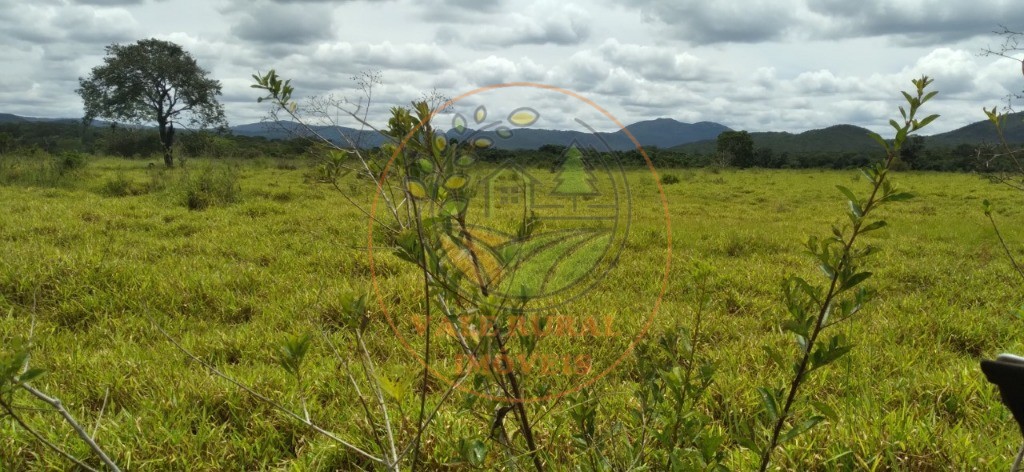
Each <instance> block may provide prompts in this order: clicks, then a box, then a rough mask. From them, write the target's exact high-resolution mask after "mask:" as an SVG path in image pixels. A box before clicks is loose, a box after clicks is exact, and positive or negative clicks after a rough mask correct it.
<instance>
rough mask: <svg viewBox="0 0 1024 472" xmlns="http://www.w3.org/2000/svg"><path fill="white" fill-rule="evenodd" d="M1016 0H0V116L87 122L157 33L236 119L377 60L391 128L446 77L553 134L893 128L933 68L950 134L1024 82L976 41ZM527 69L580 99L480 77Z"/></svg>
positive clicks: (375, 107)
mask: <svg viewBox="0 0 1024 472" xmlns="http://www.w3.org/2000/svg"><path fill="white" fill-rule="evenodd" d="M1019 1H1020V0H904V1H895V0H860V1H850V0H716V1H707V0H701V1H696V0H635V1H632V2H628V3H627V2H614V1H607V0H591V1H583V0H497V1H490V2H488V1H485V0H373V1H370V0H363V1H358V0H349V1H335V2H331V1H323V0H302V1H295V0H180V1H178V0H174V1H172V0H34V1H31V2H28V1H12V0H0V44H3V45H5V47H3V48H0V71H2V72H0V112H4V113H14V114H17V115H22V116H33V117H46V118H58V117H80V116H81V115H82V102H81V99H80V98H79V97H78V95H76V94H75V89H76V88H77V87H78V78H79V77H83V76H87V75H88V74H89V71H90V70H91V68H93V67H95V66H97V65H99V64H101V63H102V59H103V54H104V47H105V46H107V45H109V44H112V43H122V44H124V43H132V42H135V41H137V40H139V39H143V38H150V37H154V38H158V39H162V40H167V41H172V42H175V43H177V44H180V45H182V46H183V47H184V48H185V49H186V50H187V51H189V52H190V53H191V54H192V55H193V56H194V57H195V58H196V59H197V60H198V62H199V64H200V66H202V67H203V68H205V69H206V70H208V71H209V72H210V76H211V77H213V78H215V79H217V80H220V81H221V83H222V84H223V96H222V97H221V102H222V103H223V104H224V107H225V111H226V113H227V117H228V120H229V122H230V123H231V124H232V125H239V124H245V123H251V122H258V121H260V120H261V119H263V118H264V117H265V116H266V114H267V111H268V109H267V106H266V104H265V103H264V104H258V103H256V98H257V97H258V96H259V95H260V93H259V91H257V90H254V89H252V88H250V87H249V86H250V85H251V83H252V78H251V75H252V74H253V73H256V72H258V71H266V70H268V69H270V68H274V69H275V70H276V71H277V72H278V73H279V74H280V75H281V76H283V77H285V78H291V79H292V85H293V86H295V88H296V96H300V97H307V96H327V95H331V96H334V97H337V98H339V99H342V98H343V99H346V100H348V104H347V105H345V106H346V107H352V106H355V105H354V104H357V103H364V104H365V101H364V102H360V101H359V100H360V98H361V97H362V96H363V95H361V92H360V90H359V88H358V87H357V84H356V82H355V81H353V77H355V76H358V75H360V74H364V73H374V72H379V77H380V83H379V84H377V85H374V87H373V88H372V96H371V98H372V100H371V101H370V106H369V107H368V108H362V109H361V110H368V118H369V121H370V122H371V123H373V124H375V125H377V126H381V125H383V124H384V123H385V122H386V116H387V114H388V110H389V109H390V108H391V107H393V106H402V105H407V104H408V103H409V102H411V101H412V100H416V99H418V98H422V97H423V96H425V95H426V94H429V93H430V92H431V91H435V90H436V91H437V92H438V93H439V94H441V95H444V96H447V97H459V96H461V95H463V94H467V93H470V94H471V95H469V96H467V97H466V98H463V99H460V100H459V101H457V102H456V103H455V104H454V110H455V111H457V112H459V113H463V114H465V115H466V116H473V111H474V110H476V109H477V108H478V107H480V106H483V107H484V109H485V110H487V112H488V116H489V117H497V118H503V117H505V116H508V114H509V113H511V112H512V111H513V110H516V109H518V108H521V107H529V108H531V109H533V110H535V111H536V112H537V113H538V114H539V116H540V119H539V120H538V122H537V123H536V125H535V126H536V127H540V128H550V129H579V127H580V126H581V123H584V124H586V125H587V126H590V127H592V128H595V129H598V130H611V129H615V127H616V126H617V124H616V121H617V122H618V123H621V124H630V123H634V122H638V121H642V120H650V119H655V118H672V119H676V120H679V121H682V122H687V123H694V122H700V121H713V122H717V123H721V124H724V125H726V126H729V127H731V128H733V129H745V130H750V131H789V132H800V131H805V130H809V129H818V128H824V127H828V126H832V125H835V124H841V123H846V124H854V125H858V126H863V127H865V128H869V129H871V130H874V131H877V132H882V133H885V132H886V131H887V130H888V129H889V127H888V125H887V123H888V120H889V119H890V118H893V117H895V116H898V115H897V113H898V112H897V108H896V107H897V106H898V105H900V104H901V101H902V98H901V96H900V94H899V91H900V90H907V89H909V88H910V87H911V84H910V80H911V79H912V78H916V77H919V76H920V75H922V74H927V75H929V76H931V77H933V78H934V79H935V83H934V85H933V89H934V90H938V91H939V95H938V96H937V97H936V98H935V99H934V100H933V101H932V102H929V103H928V104H927V105H926V107H927V108H926V110H925V111H924V112H925V113H929V114H930V113H938V114H941V115H942V117H941V118H940V119H939V120H938V121H936V122H935V123H934V124H933V125H931V126H930V127H929V129H928V130H927V132H926V133H925V134H934V133H938V132H943V131H948V130H952V129H956V128H959V127H961V126H964V125H967V124H969V123H972V122H975V121H980V120H982V119H984V115H983V113H982V111H981V109H982V107H992V106H999V105H1002V104H1005V97H1006V96H1007V95H1008V94H1009V93H1011V92H1018V93H1019V92H1021V91H1022V90H1024V75H1022V74H1021V66H1020V63H1019V62H1017V61H1014V60H1012V59H1005V58H997V57H991V56H984V55H982V54H980V53H981V51H982V50H983V49H985V48H998V47H999V46H1000V44H1001V43H1002V38H1001V37H1000V36H998V35H996V34H994V33H993V31H995V30H999V29H1001V25H1004V26H1005V27H1008V28H1010V29H1011V30H1017V31H1020V30H1024V8H1021V7H1020V5H1019V3H1018V2H1019ZM1015 57H1017V58H1018V59H1019V58H1021V57H1024V53H1018V54H1017V55H1016V56H1015ZM511 82H530V83H536V84H545V85H548V86H553V87H557V88H558V89H560V90H563V91H565V92H571V94H567V93H562V92H559V91H553V90H549V89H541V88H534V87H526V86H521V87H511V88H504V89H498V90H484V91H479V90H478V89H480V88H481V87H486V86H489V85H494V84H501V83H511ZM474 91H476V92H475V93H474ZM346 109H347V110H352V108H346ZM602 110H603V111H606V112H607V114H604V113H603V112H602ZM338 116H343V115H338ZM609 117H613V118H614V119H612V118H609ZM438 119H447V118H446V117H439V118H438ZM340 121H341V123H342V124H350V123H349V122H347V121H345V120H344V119H342V120H340ZM889 134H891V133H889ZM883 135H886V134H883Z"/></svg>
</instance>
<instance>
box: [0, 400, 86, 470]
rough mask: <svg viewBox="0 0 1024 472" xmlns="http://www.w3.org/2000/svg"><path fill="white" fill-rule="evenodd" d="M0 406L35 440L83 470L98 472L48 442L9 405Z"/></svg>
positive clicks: (1, 404)
mask: <svg viewBox="0 0 1024 472" xmlns="http://www.w3.org/2000/svg"><path fill="white" fill-rule="evenodd" d="M0 408H3V409H4V411H6V412H7V414H8V415H10V417H11V418H14V421H15V422H16V423H18V424H19V425H21V427H22V428H24V429H25V431H28V432H29V434H31V435H32V436H34V437H35V438H36V439H37V440H39V442H41V443H43V444H44V445H45V446H46V447H48V448H50V449H51V450H52V451H53V452H56V453H57V454H60V455H61V456H64V458H65V459H67V460H69V461H71V462H74V463H75V465H77V466H79V467H81V468H83V469H85V470H88V471H90V472H99V471H98V470H96V469H94V468H92V467H90V466H89V465H88V464H86V463H84V462H82V461H80V460H79V459H78V458H77V457H75V456H72V455H71V454H69V453H67V452H66V451H64V450H63V449H61V448H59V447H57V445H56V444H54V443H52V442H50V441H49V440H48V439H46V438H44V437H43V435H41V434H39V432H37V431H36V430H35V429H32V427H31V426H29V425H28V424H27V423H25V421H24V420H22V419H21V417H20V416H18V415H17V414H15V413H14V410H12V409H11V407H10V406H9V405H8V404H7V403H4V402H0Z"/></svg>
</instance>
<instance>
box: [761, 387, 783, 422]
mask: <svg viewBox="0 0 1024 472" xmlns="http://www.w3.org/2000/svg"><path fill="white" fill-rule="evenodd" d="M757 393H759V394H760V395H761V403H762V404H763V405H764V409H765V411H767V412H768V417H770V418H771V419H772V421H777V420H778V419H779V404H778V401H777V400H775V394H773V393H772V391H771V390H768V389H767V388H765V387H757Z"/></svg>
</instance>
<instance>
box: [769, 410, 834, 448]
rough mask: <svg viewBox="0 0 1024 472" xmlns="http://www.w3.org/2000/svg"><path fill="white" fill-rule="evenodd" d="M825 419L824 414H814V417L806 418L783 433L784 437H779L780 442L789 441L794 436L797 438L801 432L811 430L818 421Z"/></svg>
mask: <svg viewBox="0 0 1024 472" xmlns="http://www.w3.org/2000/svg"><path fill="white" fill-rule="evenodd" d="M824 420H825V417H824V416H812V417H810V418H808V419H806V420H804V421H803V422H801V423H798V424H796V425H793V427H792V428H790V429H789V431H786V432H785V433H784V434H783V435H782V437H781V438H779V442H780V443H784V442H787V441H789V440H790V439H793V438H795V437H797V436H799V435H801V434H804V433H806V432H807V431H809V430H810V429H811V428H813V427H815V426H817V425H818V423H821V422H822V421H824Z"/></svg>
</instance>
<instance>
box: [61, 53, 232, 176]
mask: <svg viewBox="0 0 1024 472" xmlns="http://www.w3.org/2000/svg"><path fill="white" fill-rule="evenodd" d="M106 51H107V55H106V57H105V58H104V59H103V65H101V66H97V67H94V68H93V69H92V73H91V74H90V75H89V78H87V79H85V78H79V79H78V83H79V89H78V90H76V92H77V93H78V94H79V95H81V96H82V100H83V101H84V102H85V117H84V121H85V122H86V123H89V122H91V121H92V120H93V119H95V118H104V119H109V120H112V121H122V122H129V123H136V124H141V123H146V122H153V121H155V122H156V124H157V127H158V128H159V130H160V143H161V144H162V145H163V149H164V163H165V164H167V167H173V166H174V156H173V154H172V151H171V146H172V145H173V144H174V123H176V122H177V123H182V122H188V123H189V124H190V125H193V126H198V127H207V126H210V125H227V121H226V120H225V119H224V107H223V106H221V104H220V103H219V102H218V101H217V96H218V95H220V94H221V84H220V81H217V80H213V79H210V78H208V77H207V75H209V72H207V71H206V70H204V69H203V68H201V67H199V65H198V64H197V63H196V60H195V58H193V57H192V55H191V54H189V53H188V52H186V51H185V50H184V49H182V47H181V46H179V45H177V44H174V43H171V42H167V41H161V40H159V39H143V40H140V41H138V42H136V43H135V44H129V45H121V44H112V45H110V46H107V48H106Z"/></svg>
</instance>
